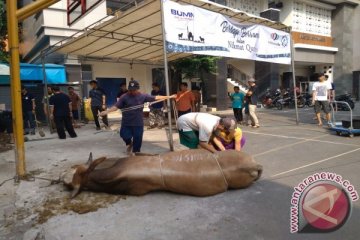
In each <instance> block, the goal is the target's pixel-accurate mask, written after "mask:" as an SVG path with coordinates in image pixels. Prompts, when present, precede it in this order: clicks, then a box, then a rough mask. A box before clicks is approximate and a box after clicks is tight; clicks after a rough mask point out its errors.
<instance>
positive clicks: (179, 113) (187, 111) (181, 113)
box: [178, 108, 191, 117]
mask: <svg viewBox="0 0 360 240" xmlns="http://www.w3.org/2000/svg"><path fill="white" fill-rule="evenodd" d="M187 113H191V108H190V109H189V110H186V111H178V117H180V116H181V115H185V114H187Z"/></svg>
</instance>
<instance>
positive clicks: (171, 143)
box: [160, 0, 174, 151]
mask: <svg viewBox="0 0 360 240" xmlns="http://www.w3.org/2000/svg"><path fill="white" fill-rule="evenodd" d="M160 5H161V28H162V36H163V52H164V69H165V86H166V95H168V96H170V84H169V69H168V59H167V52H166V32H165V26H164V23H165V16H164V3H163V0H160ZM170 104H171V102H170V99H168V100H167V105H168V107H167V109H168V121H169V146H170V151H174V139H173V131H172V122H171V121H172V119H171V105H170Z"/></svg>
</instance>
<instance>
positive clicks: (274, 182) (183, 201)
mask: <svg viewBox="0 0 360 240" xmlns="http://www.w3.org/2000/svg"><path fill="white" fill-rule="evenodd" d="M221 114H229V111H227V112H223V113H221ZM312 116H313V112H312V109H301V110H300V119H301V124H300V125H295V124H294V111H293V110H285V111H281V112H280V111H277V110H261V111H259V117H260V122H261V125H262V126H261V128H260V129H251V128H248V127H244V128H243V131H244V133H245V135H246V138H247V144H246V146H245V148H244V151H246V152H249V153H251V154H253V155H254V157H255V159H256V160H257V161H258V162H259V163H261V164H262V165H263V166H264V173H263V177H262V179H261V180H260V181H259V182H257V183H256V184H254V185H253V186H251V187H250V188H248V189H243V190H236V191H228V192H226V193H223V194H219V195H216V196H213V197H207V198H196V197H189V196H182V195H177V194H172V193H164V192H157V193H151V194H148V195H146V196H144V197H126V199H125V198H121V199H117V200H116V201H113V203H112V204H105V205H104V206H105V207H103V208H99V209H98V210H97V211H95V212H90V213H87V214H77V213H72V212H67V211H63V214H61V211H58V212H56V211H55V210H54V211H55V212H56V213H54V216H53V217H50V218H49V219H48V220H47V221H45V222H44V223H42V224H40V223H38V220H37V214H36V213H33V212H34V211H31V210H34V209H37V213H38V212H39V211H38V208H39V206H40V207H41V206H43V205H44V202H46V200H49V199H50V200H51V199H63V198H64V197H66V196H68V192H67V191H66V190H64V189H63V188H62V187H61V186H59V185H54V186H50V187H45V186H46V185H47V182H45V181H40V180H36V181H35V182H21V184H20V185H18V186H14V185H13V184H12V183H11V182H9V183H6V184H5V185H4V186H3V187H1V188H0V196H2V195H1V194H4V191H5V190H6V191H13V192H15V194H9V196H7V197H6V200H7V201H8V203H7V204H2V205H1V207H2V208H3V209H4V210H5V212H6V218H5V219H2V220H1V221H0V223H2V224H3V226H2V227H1V228H0V230H1V233H0V238H1V236H3V239H22V238H23V237H24V239H34V238H35V236H38V237H43V238H45V239H204V240H205V239H276V240H278V239H327V240H329V239H358V238H359V236H360V228H359V226H358V225H359V224H358V219H360V201H356V202H354V204H353V211H352V214H351V217H350V219H349V220H348V222H347V223H346V224H345V225H344V226H343V227H342V228H340V229H339V230H338V231H336V232H333V233H329V234H290V228H289V226H290V220H289V216H290V199H291V195H292V193H293V191H294V189H293V188H294V187H295V186H297V185H298V184H299V183H300V182H301V181H302V180H303V179H304V178H306V177H307V176H309V175H311V174H313V173H317V172H321V171H327V172H335V173H337V174H340V175H342V176H343V177H344V178H346V179H348V180H349V181H350V182H351V183H352V184H353V185H354V186H355V187H356V189H357V190H358V191H359V192H360V175H359V169H360V158H359V154H360V137H354V138H348V137H339V136H336V135H335V134H333V133H330V132H329V131H328V130H327V129H326V128H321V127H317V126H316V125H315V124H314V123H313V120H312ZM344 117H346V116H345V115H344ZM47 137H48V138H49V139H47V140H43V139H40V138H39V137H37V138H36V139H34V140H33V141H30V142H29V143H27V145H26V149H27V159H28V169H29V170H40V171H39V172H40V175H38V176H45V177H55V176H58V174H59V173H60V172H61V170H62V169H64V168H65V167H68V166H71V165H72V164H74V163H79V162H84V161H85V159H86V157H87V155H88V153H89V152H90V151H92V152H93V153H94V155H95V156H101V155H108V156H119V155H123V151H124V146H123V145H122V143H121V141H120V139H119V137H118V135H117V134H116V133H113V132H95V131H94V129H93V126H92V125H88V126H86V127H84V128H82V129H81V130H79V138H78V139H69V140H66V141H60V140H58V139H56V138H55V136H50V135H49V134H47ZM35 140H37V141H35ZM144 140H145V142H144V147H143V151H146V152H153V153H155V152H165V151H167V148H168V143H167V139H166V135H165V132H164V131H163V130H150V131H146V132H145V137H144ZM175 142H176V148H177V149H181V147H180V146H179V144H178V139H177V135H176V134H175ZM11 158H13V156H12V152H11V153H9V152H8V153H3V154H1V155H0V163H1V164H2V165H1V166H3V167H4V168H3V169H5V167H6V169H11V167H13V163H12V162H11V160H9V159H11ZM6 159H7V160H6ZM11 164H12V165H11ZM6 174H7V175H9V173H8V170H7V172H6V173H5V172H4V171H2V170H1V169H0V176H1V177H2V178H3V176H5V175H6ZM96 196H103V195H96ZM104 199H105V200H106V199H108V198H107V197H104V198H103V199H100V198H97V197H94V194H89V193H82V194H81V196H80V200H79V202H77V203H78V204H81V201H86V200H88V201H90V202H91V201H92V202H91V204H93V205H95V204H96V203H97V202H98V201H99V202H101V201H104ZM10 201H14V202H15V204H14V203H10ZM60 205H61V204H60ZM53 208H54V206H53ZM19 209H20V210H21V211H19ZM35 212H36V211H35ZM30 213H33V214H30ZM19 214H20V215H21V214H22V215H23V216H19ZM16 218H18V219H19V220H18V221H14V219H16ZM1 234H2V235H1ZM40 239H41V238H40Z"/></svg>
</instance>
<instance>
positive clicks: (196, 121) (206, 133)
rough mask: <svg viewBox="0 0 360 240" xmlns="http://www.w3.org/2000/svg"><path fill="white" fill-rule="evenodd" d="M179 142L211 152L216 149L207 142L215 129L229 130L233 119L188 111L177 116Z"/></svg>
mask: <svg viewBox="0 0 360 240" xmlns="http://www.w3.org/2000/svg"><path fill="white" fill-rule="evenodd" d="M177 126H178V129H179V136H180V143H181V144H182V145H184V146H186V147H188V148H190V149H197V148H199V147H200V148H204V149H206V150H208V151H210V152H212V153H214V152H216V151H217V150H216V149H215V148H214V146H213V145H212V144H211V143H210V142H209V141H210V137H211V135H212V134H213V133H214V132H215V131H216V130H229V129H231V128H234V127H235V121H234V120H232V121H231V119H230V120H228V118H220V117H218V116H214V115H211V114H208V113H188V114H185V115H183V116H181V117H179V118H178V120H177Z"/></svg>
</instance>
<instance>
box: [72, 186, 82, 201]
mask: <svg viewBox="0 0 360 240" xmlns="http://www.w3.org/2000/svg"><path fill="white" fill-rule="evenodd" d="M79 192H80V186H75V187H74V189H73V190H72V192H71V196H70V198H74V197H76V195H78V194H79Z"/></svg>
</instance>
